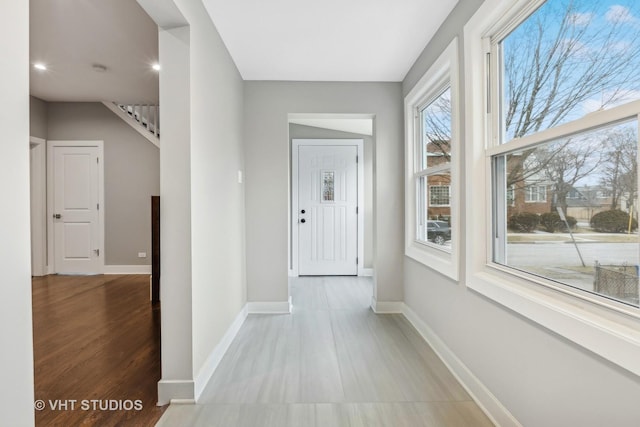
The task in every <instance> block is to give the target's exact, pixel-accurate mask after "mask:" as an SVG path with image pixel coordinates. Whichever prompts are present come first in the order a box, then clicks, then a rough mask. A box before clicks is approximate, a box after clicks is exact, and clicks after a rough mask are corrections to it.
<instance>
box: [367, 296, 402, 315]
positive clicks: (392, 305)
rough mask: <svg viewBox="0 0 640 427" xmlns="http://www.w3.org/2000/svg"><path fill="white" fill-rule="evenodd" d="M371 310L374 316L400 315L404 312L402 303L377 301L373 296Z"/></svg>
mask: <svg viewBox="0 0 640 427" xmlns="http://www.w3.org/2000/svg"><path fill="white" fill-rule="evenodd" d="M371 310H373V312H374V313H376V314H400V313H402V312H403V310H404V303H403V302H402V301H378V300H377V299H376V297H375V296H372V297H371Z"/></svg>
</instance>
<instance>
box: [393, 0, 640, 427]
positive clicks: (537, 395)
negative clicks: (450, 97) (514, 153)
mask: <svg viewBox="0 0 640 427" xmlns="http://www.w3.org/2000/svg"><path fill="white" fill-rule="evenodd" d="M480 4H481V2H480V1H477V0H476V1H471V0H467V1H465V0H462V1H461V2H460V3H458V5H457V6H456V8H455V9H454V10H453V12H452V13H451V15H450V16H449V18H448V19H447V21H446V22H445V24H444V25H443V27H442V28H441V29H440V30H439V31H438V33H437V34H436V36H435V38H434V39H433V40H432V41H431V42H430V43H429V45H428V46H427V47H426V49H425V51H424V52H423V53H422V55H421V56H420V58H419V59H418V60H417V61H416V64H415V65H414V66H413V68H412V69H411V71H410V72H409V73H408V75H407V77H406V79H405V81H404V83H403V92H404V93H407V92H408V91H409V90H411V88H412V87H413V86H414V85H415V83H416V82H417V81H418V79H419V78H420V76H421V75H422V74H423V73H424V72H425V71H426V70H427V69H428V67H429V66H430V64H431V63H433V61H434V59H435V58H437V57H438V56H439V55H440V53H441V52H442V50H443V49H444V48H445V47H446V46H447V45H448V44H449V43H450V41H451V40H452V38H453V37H454V36H455V35H458V37H459V38H460V42H462V27H463V25H464V24H465V22H467V20H468V19H469V17H470V16H471V15H472V14H473V12H474V11H475V10H476V9H477V8H478V7H479V6H480ZM459 46H460V67H461V70H462V69H464V62H463V57H462V46H463V44H462V43H460V45H459ZM460 85H461V89H462V91H461V96H464V86H463V85H464V80H463V76H462V75H461V80H460ZM463 112H464V110H463ZM461 125H462V131H463V134H462V135H461V140H462V141H464V117H462V122H461ZM462 155H464V153H462ZM463 161H464V159H463ZM463 164H464V163H463ZM460 182H465V177H464V169H463V176H462V177H461V179H460ZM479 185H482V184H479ZM470 190H472V189H465V188H462V193H463V194H461V198H460V199H461V200H462V201H463V204H462V206H461V209H460V212H461V213H462V218H461V220H462V224H463V229H462V230H461V233H462V234H464V222H465V217H467V216H468V215H469V213H467V209H465V206H464V200H465V195H466V194H465V192H466V191H470ZM462 245H463V248H461V249H462V251H461V253H463V254H464V249H465V248H464V245H465V241H464V239H463V241H462ZM460 265H462V266H464V265H465V262H464V259H462V260H461V263H460ZM461 273H462V274H461V278H462V279H461V283H456V282H454V281H451V280H449V279H447V278H445V277H444V276H442V275H440V274H439V273H437V272H435V271H433V270H431V269H429V268H427V267H425V266H423V265H422V264H419V263H417V262H415V261H413V260H411V259H409V258H405V262H404V277H405V287H404V293H405V303H406V304H407V305H408V306H409V307H410V308H411V309H412V310H413V311H415V312H416V313H417V314H418V315H419V316H420V317H421V318H422V319H423V320H424V321H425V322H426V323H427V324H428V325H429V327H430V328H431V329H432V330H433V331H434V332H435V333H436V334H437V335H438V336H439V337H440V338H441V339H442V340H443V341H444V342H445V344H446V345H447V346H448V347H449V348H450V349H451V350H453V352H454V353H455V354H456V356H457V357H458V358H459V359H460V360H461V361H462V362H463V363H464V364H465V365H466V366H467V367H468V368H469V369H470V370H471V371H472V372H473V374H474V375H475V376H476V377H477V378H479V379H480V381H482V383H484V385H485V386H487V387H488V389H489V390H490V391H491V392H492V393H493V394H494V395H495V396H496V397H497V398H498V400H499V401H500V402H501V403H502V404H503V405H504V406H505V407H506V408H507V409H508V410H509V411H510V412H511V413H512V414H513V415H514V416H515V417H516V418H517V419H518V421H519V422H520V423H521V424H522V425H524V426H533V427H536V426H541V427H542V426H544V427H554V426H558V427H560V426H581V427H588V426H593V427H596V426H614V425H615V426H637V425H640V411H638V398H640V378H638V377H637V376H635V375H633V374H630V373H629V372H627V371H625V370H623V369H621V368H618V367H617V366H614V365H613V364H611V363H610V362H608V361H605V360H603V359H602V358H600V357H599V356H597V355H595V354H593V353H591V352H589V351H587V350H585V349H584V348H582V347H579V346H577V345H575V344H573V343H572V342H569V341H567V340H566V339H564V338H561V337H559V336H558V335H556V334H555V333H553V332H551V331H549V330H547V329H545V328H543V327H541V326H539V325H537V324H534V323H532V322H530V321H528V320H526V319H524V318H523V317H521V316H519V315H518V314H516V313H514V312H512V311H510V310H507V309H505V308H504V307H502V306H500V305H498V304H495V303H493V302H491V301H489V300H487V299H485V298H483V297H481V296H479V295H478V294H476V293H474V292H472V291H470V290H467V288H466V287H465V286H464V285H463V283H464V277H465V274H464V273H465V272H464V269H463V271H462V272H461Z"/></svg>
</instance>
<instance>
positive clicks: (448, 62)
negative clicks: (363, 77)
mask: <svg viewBox="0 0 640 427" xmlns="http://www.w3.org/2000/svg"><path fill="white" fill-rule="evenodd" d="M458 75H459V74H458V39H457V38H454V39H453V41H452V42H451V43H450V44H449V46H448V47H447V48H446V49H445V50H444V51H443V52H442V54H441V55H440V57H439V58H438V59H437V60H436V61H435V62H434V63H433V65H432V66H431V67H430V68H429V70H428V71H427V72H426V73H425V74H424V76H422V78H421V79H420V81H419V82H418V83H417V84H416V85H415V86H414V88H413V89H412V90H411V91H410V92H409V93H408V94H407V96H406V97H405V99H404V120H405V227H404V228H405V255H407V256H408V257H409V258H412V259H414V260H416V261H418V262H420V263H422V264H424V265H426V266H428V267H430V268H433V269H435V270H436V271H438V272H440V273H442V274H445V275H446V276H448V277H450V278H451V279H453V280H458V275H459V258H460V246H461V239H460V234H461V233H460V230H461V228H460V214H459V206H460V202H459V200H460V190H461V186H460V163H461V162H460V154H459V153H460V152H461V151H462V150H461V148H462V142H461V141H460V138H459V134H460V114H459V111H460V108H461V107H460V105H461V102H460V99H459V91H458V80H459V79H458ZM447 82H448V83H449V86H450V87H451V152H452V158H451V163H450V164H447V165H442V166H436V167H433V168H429V169H427V170H425V171H422V170H420V171H418V170H417V169H416V164H417V161H418V159H417V157H418V156H417V152H416V149H415V148H416V135H417V134H419V133H420V132H419V129H421V126H420V124H419V120H418V117H416V115H415V112H416V111H417V108H418V107H419V106H421V105H422V104H423V103H424V102H426V101H428V100H429V97H430V96H433V95H434V94H436V93H437V92H438V91H439V90H441V89H442V88H443V85H444V84H445V83H447ZM445 169H450V170H451V183H450V193H449V194H450V199H449V203H450V206H451V230H452V237H451V251H450V252H449V251H446V250H443V249H442V248H440V247H438V246H437V245H432V244H430V243H426V242H419V241H417V239H416V231H417V230H416V224H417V206H418V203H417V188H416V177H417V176H418V175H430V174H431V170H433V171H439V170H445ZM434 173H435V172H434Z"/></svg>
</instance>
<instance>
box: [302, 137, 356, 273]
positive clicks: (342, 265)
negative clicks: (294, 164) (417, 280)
mask: <svg viewBox="0 0 640 427" xmlns="http://www.w3.org/2000/svg"><path fill="white" fill-rule="evenodd" d="M357 155H358V149H357V147H356V146H331V145H323V146H314V145H300V146H299V147H298V186H297V188H298V197H297V200H298V207H297V208H298V211H297V220H298V224H297V227H298V274H299V275H327V276H328V275H357V274H358V265H357V257H358V214H357V209H358V165H357Z"/></svg>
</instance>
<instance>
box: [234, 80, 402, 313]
mask: <svg viewBox="0 0 640 427" xmlns="http://www.w3.org/2000/svg"><path fill="white" fill-rule="evenodd" d="M244 105H245V108H244V126H245V127H244V134H245V164H246V209H247V218H246V232H247V252H246V255H247V292H248V294H247V297H248V300H249V301H287V298H288V286H287V275H288V268H287V267H288V259H287V246H288V215H289V168H290V158H289V157H290V156H289V136H288V130H289V127H288V114H290V113H336V114H358V113H361V114H362V113H365V114H374V115H375V120H374V141H375V146H374V150H373V159H374V162H373V170H374V176H375V181H374V184H373V194H374V197H373V199H374V200H373V218H374V220H373V230H374V231H373V241H374V248H376V249H375V253H374V255H373V257H374V260H373V268H374V269H375V273H374V274H375V287H376V289H375V296H376V298H377V299H378V301H402V298H403V295H402V275H403V273H402V262H403V261H402V259H403V256H402V251H403V237H402V236H403V227H404V221H403V208H404V206H403V204H404V196H403V182H404V180H403V173H402V171H403V165H404V158H403V153H404V150H403V140H402V126H403V125H402V96H401V85H400V83H318V82H311V83H306V82H257V81H249V82H245V87H244ZM376 242H380V244H376Z"/></svg>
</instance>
